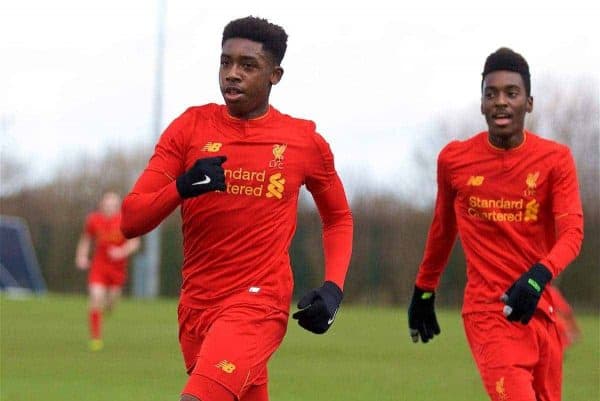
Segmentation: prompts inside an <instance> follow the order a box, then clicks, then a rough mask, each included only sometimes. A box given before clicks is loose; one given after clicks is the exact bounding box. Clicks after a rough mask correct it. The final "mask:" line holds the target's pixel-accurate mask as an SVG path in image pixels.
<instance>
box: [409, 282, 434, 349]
mask: <svg viewBox="0 0 600 401" xmlns="http://www.w3.org/2000/svg"><path fill="white" fill-rule="evenodd" d="M434 301H435V293H434V292H433V291H424V290H422V289H420V288H419V287H417V286H415V290H414V292H413V296H412V300H411V301H410V306H409V307H408V329H409V331H410V337H411V338H412V340H413V342H414V343H416V342H419V336H421V341H422V342H424V343H426V342H428V341H429V340H431V339H432V338H433V336H435V335H437V334H440V325H439V324H438V321H437V317H436V316H435V310H434V307H433V304H434Z"/></svg>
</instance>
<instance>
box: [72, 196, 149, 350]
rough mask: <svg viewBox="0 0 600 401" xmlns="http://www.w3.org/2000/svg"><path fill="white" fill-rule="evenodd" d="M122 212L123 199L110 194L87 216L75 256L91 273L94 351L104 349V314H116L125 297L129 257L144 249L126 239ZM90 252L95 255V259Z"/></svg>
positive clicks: (136, 240) (90, 315) (134, 240)
mask: <svg viewBox="0 0 600 401" xmlns="http://www.w3.org/2000/svg"><path fill="white" fill-rule="evenodd" d="M120 209H121V198H120V196H119V195H117V194H116V193H115V192H106V193H105V194H104V195H103V196H102V199H101V200H100V203H99V206H98V210H97V211H94V212H92V213H90V214H89V215H88V216H87V218H86V221H85V226H84V229H83V232H82V234H81V236H80V238H79V242H78V244H77V250H76V253H75V265H76V266H77V268H78V269H80V270H88V291H89V306H88V308H89V309H88V324H89V330H90V342H89V347H90V349H91V350H92V351H99V350H100V349H102V348H103V346H104V342H103V340H102V318H103V315H104V313H105V312H110V311H112V310H113V308H114V307H115V305H116V303H117V301H118V300H119V298H120V297H121V293H122V289H123V285H124V284H125V282H126V280H127V261H128V258H129V256H130V255H131V254H133V253H134V252H136V251H137V250H138V249H139V247H140V239H139V238H132V239H126V238H125V237H124V236H123V234H122V233H121V229H120V226H121V211H120ZM92 249H93V252H92ZM90 253H93V256H92V257H91V260H90Z"/></svg>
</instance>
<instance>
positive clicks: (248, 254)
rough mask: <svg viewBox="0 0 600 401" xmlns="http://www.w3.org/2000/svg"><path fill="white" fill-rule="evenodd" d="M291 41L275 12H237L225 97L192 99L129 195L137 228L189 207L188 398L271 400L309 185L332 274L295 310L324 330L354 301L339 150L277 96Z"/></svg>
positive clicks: (128, 214)
mask: <svg viewBox="0 0 600 401" xmlns="http://www.w3.org/2000/svg"><path fill="white" fill-rule="evenodd" d="M286 43H287V34H286V33H285V31H284V30H283V29H282V28H281V27H279V26H277V25H274V24H272V23H270V22H268V21H267V20H264V19H259V18H255V17H246V18H242V19H238V20H234V21H231V22H230V23H229V24H228V25H227V26H226V27H225V29H224V32H223V38H222V42H221V46H222V53H221V67H220V69H219V83H220V87H221V93H222V95H223V98H224V100H225V105H224V106H223V105H217V104H207V105H204V106H200V107H191V108H189V109H188V110H186V111H185V112H184V113H183V114H182V115H181V116H179V117H178V118H177V119H175V120H174V121H173V122H172V123H171V125H170V126H169V127H168V128H167V129H166V131H165V132H164V133H163V135H162V136H161V138H160V140H159V142H158V144H157V145H156V148H155V152H154V155H153V156H152V158H151V159H150V162H149V164H148V166H147V167H146V169H145V171H144V172H143V173H142V175H141V176H140V178H139V179H138V181H137V183H136V184H135V186H134V188H133V190H132V191H131V193H130V194H129V195H128V196H127V197H126V198H125V200H124V202H123V206H122V210H123V220H122V224H121V228H122V230H123V232H124V233H125V235H126V236H128V237H133V236H138V235H141V234H143V233H146V232H148V231H150V230H151V229H153V228H154V227H156V225H158V224H159V223H160V221H161V220H163V219H164V218H165V217H166V216H167V215H169V214H170V213H171V212H172V211H173V210H174V209H175V208H176V207H177V206H179V205H181V214H182V220H183V252H184V262H183V267H182V274H183V284H182V289H181V297H180V304H179V311H178V315H179V341H180V344H181V349H182V352H183V357H184V360H185V365H186V368H187V372H188V374H189V375H190V376H189V379H188V382H187V384H186V386H185V388H184V389H183V391H182V395H181V401H197V400H201V401H227V400H241V401H266V400H268V392H267V361H268V360H269V358H270V357H271V355H272V354H273V352H275V350H276V349H277V348H278V347H279V345H280V343H281V341H282V340H283V337H284V334H285V331H286V326H287V319H288V314H289V305H290V302H291V294H292V284H293V283H292V274H291V269H290V260H289V256H288V249H289V246H290V241H291V239H292V236H293V234H294V231H295V226H296V209H297V203H298V193H299V190H300V187H301V185H303V184H305V185H306V187H307V189H308V190H309V191H310V192H311V194H312V196H313V198H314V200H315V203H316V205H317V207H318V210H319V213H320V215H321V218H322V221H323V245H324V251H325V282H324V284H323V285H322V286H321V287H320V288H318V289H315V290H312V291H310V292H309V293H308V294H306V295H305V296H304V297H303V298H302V299H301V300H300V302H299V304H298V307H299V308H300V309H301V310H300V311H298V312H296V313H295V314H294V316H293V317H294V318H295V319H297V320H298V323H299V324H300V326H302V327H304V328H305V329H307V330H310V331H312V332H315V333H324V332H325V331H327V329H328V328H329V326H330V325H331V324H332V323H333V320H334V318H335V315H336V312H337V309H338V307H339V305H340V302H341V300H342V289H343V285H344V279H345V276H346V271H347V268H348V264H349V260H350V253H351V247H352V215H351V212H350V209H349V207H348V203H347V201H346V196H345V194H344V189H343V187H342V183H341V181H340V179H339V178H338V175H337V173H336V170H335V168H334V163H333V156H332V153H331V151H330V149H329V145H328V144H327V142H325V140H324V139H323V138H322V137H321V136H320V135H319V134H317V133H316V132H315V124H314V123H313V122H311V121H306V120H300V119H296V118H292V117H290V116H288V115H285V114H282V113H280V112H279V111H277V110H276V109H275V108H273V107H272V106H270V105H269V93H270V91H271V87H272V86H273V85H275V84H277V83H278V82H279V80H280V79H281V76H282V75H283V69H282V68H281V65H280V64H281V60H282V59H283V56H284V53H285V50H286Z"/></svg>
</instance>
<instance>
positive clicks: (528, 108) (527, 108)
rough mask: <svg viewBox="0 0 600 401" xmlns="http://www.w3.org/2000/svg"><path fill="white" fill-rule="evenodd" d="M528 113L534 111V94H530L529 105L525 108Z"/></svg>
mask: <svg viewBox="0 0 600 401" xmlns="http://www.w3.org/2000/svg"><path fill="white" fill-rule="evenodd" d="M525 110H526V111H527V112H528V113H531V112H532V111H533V96H528V97H527V106H526V109H525Z"/></svg>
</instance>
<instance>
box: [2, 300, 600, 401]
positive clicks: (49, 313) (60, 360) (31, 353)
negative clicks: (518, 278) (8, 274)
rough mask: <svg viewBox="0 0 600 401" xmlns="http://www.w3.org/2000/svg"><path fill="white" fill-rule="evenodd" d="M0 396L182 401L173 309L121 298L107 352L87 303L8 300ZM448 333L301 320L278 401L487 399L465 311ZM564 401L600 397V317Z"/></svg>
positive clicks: (281, 355)
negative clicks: (95, 344) (321, 331)
mask: <svg viewBox="0 0 600 401" xmlns="http://www.w3.org/2000/svg"><path fill="white" fill-rule="evenodd" d="M0 313H1V315H0V316H1V322H0V323H1V325H0V400H2V401H30V400H45V401H69V400H80V399H85V400H86V401H107V400H111V401H131V400H145V401H175V400H178V399H179V397H178V394H179V391H180V390H181V388H182V387H183V384H184V383H185V380H186V375H185V373H184V369H183V362H182V360H181V356H180V353H179V345H178V343H177V319H176V301H175V300H159V301H137V300H124V301H123V302H122V303H121V304H120V305H119V307H118V308H117V310H116V311H115V313H114V314H113V315H112V316H109V317H108V318H106V319H105V327H104V335H105V348H104V349H103V350H102V351H100V352H96V353H92V352H90V351H88V349H87V322H86V319H87V316H86V299H85V298H84V297H81V296H59V295H50V296H45V297H41V298H29V299H24V300H12V299H7V298H6V297H2V298H0ZM438 317H439V320H440V325H441V327H442V334H441V336H439V337H436V338H435V339H434V340H433V342H431V343H429V344H427V345H424V344H412V343H411V342H410V339H409V337H408V333H407V328H406V311H405V309H404V308H396V309H392V308H370V307H364V306H362V307H358V306H350V305H344V307H343V308H342V309H341V310H340V313H339V314H338V318H337V320H336V323H335V325H334V326H333V328H332V329H331V330H330V331H329V332H328V333H327V334H326V335H324V336H317V335H313V334H310V333H308V332H306V331H304V330H302V329H300V328H299V327H298V326H297V325H296V324H295V322H294V321H292V322H291V323H290V325H289V328H288V334H287V336H286V339H285V340H284V342H283V345H282V346H281V348H280V349H279V351H278V352H277V353H276V354H275V356H274V358H273V359H272V361H271V363H270V365H269V375H270V393H271V400H272V401H307V400H314V401H325V400H327V401H330V400H333V401H335V400H340V401H341V400H344V401H352V400H356V401H359V400H360V401H363V400H376V401H388V400H389V401H392V400H394V401H398V400H400V401H402V400H407V401H430V400H436V401H444V400H447V401H471V400H473V401H476V400H477V401H480V400H486V399H487V397H486V395H485V393H484V391H483V386H482V385H481V383H480V379H479V376H478V373H477V371H476V369H475V365H474V363H473V361H472V358H471V355H470V351H469V349H468V347H467V344H466V340H465V338H464V334H463V330H462V322H461V319H460V315H459V311H458V310H443V309H442V310H440V311H439V312H438ZM578 321H579V324H580V325H581V328H582V331H583V340H582V341H581V342H580V343H578V344H576V345H574V346H573V347H572V348H570V349H569V350H568V351H567V355H566V357H565V366H564V385H563V400H565V401H580V400H581V401H589V400H598V399H600V350H599V348H600V333H599V330H600V318H599V317H598V315H597V314H583V313H580V314H579V315H578Z"/></svg>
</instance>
